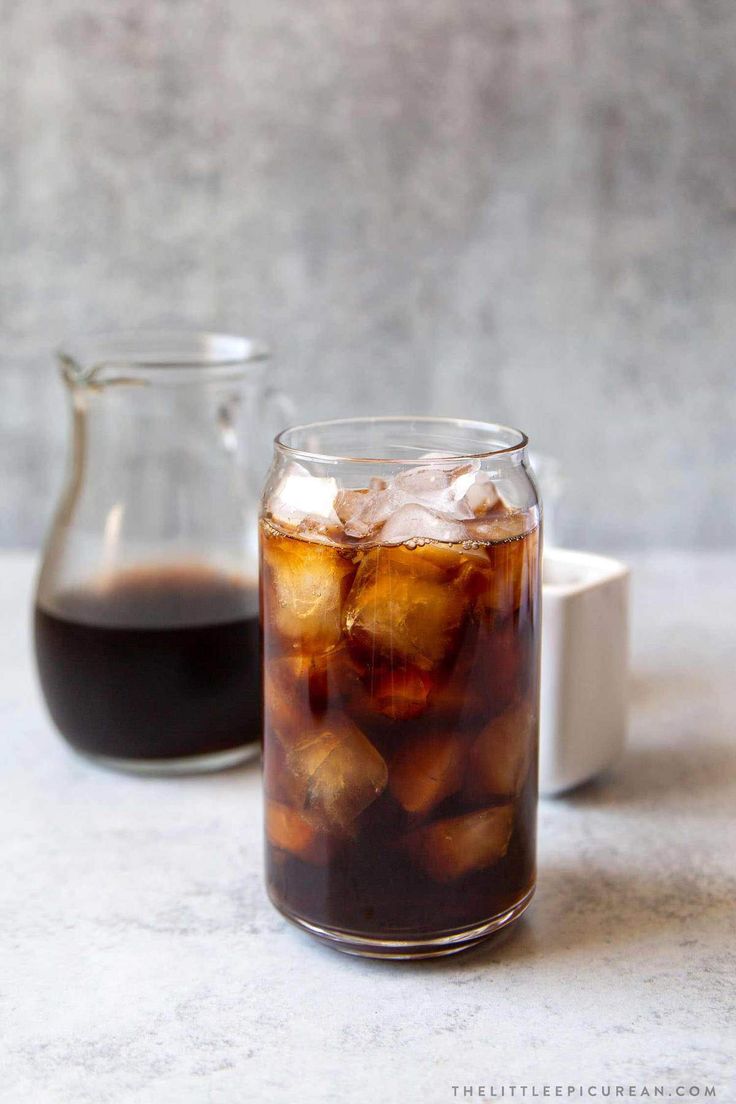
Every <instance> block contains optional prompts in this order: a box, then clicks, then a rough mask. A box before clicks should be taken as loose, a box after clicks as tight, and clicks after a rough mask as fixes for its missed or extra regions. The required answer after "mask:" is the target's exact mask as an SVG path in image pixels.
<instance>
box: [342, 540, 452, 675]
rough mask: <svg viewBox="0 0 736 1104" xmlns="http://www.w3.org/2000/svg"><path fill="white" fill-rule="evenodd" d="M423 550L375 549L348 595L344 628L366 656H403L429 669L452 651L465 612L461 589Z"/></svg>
mask: <svg viewBox="0 0 736 1104" xmlns="http://www.w3.org/2000/svg"><path fill="white" fill-rule="evenodd" d="M423 551H424V550H423V549H417V550H415V551H410V550H408V549H405V548H396V549H394V548H374V549H372V550H371V551H370V552H369V553H368V554H367V555H366V556H365V558H364V559H363V561H362V563H361V565H360V567H359V569H358V573H357V575H356V577H355V581H354V582H353V586H352V588H351V591H350V594H349V595H348V599H347V603H346V607H345V628H346V631H347V634H348V637H349V639H350V641H351V643H352V644H353V645H357V646H358V647H359V648H361V649H363V650H364V652H365V655H366V657H367V658H369V659H375V656H376V655H380V656H381V657H383V658H385V659H387V660H389V662H390V663H392V664H393V663H396V662H397V661H398V660H400V659H403V660H407V661H409V662H410V663H411V664H413V666H415V667H418V668H420V669H421V670H424V671H428V670H431V669H432V668H433V667H434V666H435V665H436V664H438V663H440V662H441V661H442V660H443V659H444V658H445V657H446V656H447V655H448V654H449V653H450V651H451V649H452V647H453V645H454V643H455V642H456V640H457V637H458V633H459V630H460V626H461V624H462V621H463V618H464V616H465V598H464V594H463V592H462V590H461V589H459V588H458V587H455V586H452V585H448V581H447V580H448V575H447V572H445V571H443V570H442V569H441V568H440V567H438V566H437V565H436V564H433V563H432V562H431V561H430V560H429V559H428V558H426V557H424V556H423V555H422V553H423Z"/></svg>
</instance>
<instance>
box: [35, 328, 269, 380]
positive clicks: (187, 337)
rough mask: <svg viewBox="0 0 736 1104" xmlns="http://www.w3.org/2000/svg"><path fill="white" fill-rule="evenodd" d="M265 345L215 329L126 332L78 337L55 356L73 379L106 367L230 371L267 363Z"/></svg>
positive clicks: (145, 369) (107, 332)
mask: <svg viewBox="0 0 736 1104" xmlns="http://www.w3.org/2000/svg"><path fill="white" fill-rule="evenodd" d="M270 355H271V354H270V350H269V348H268V346H267V345H266V344H265V342H262V341H258V340H256V339H253V338H248V337H242V336H240V335H239V334H231V333H223V332H218V331H213V330H186V329H150V330H146V329H140V330H133V329H122V330H101V331H98V332H93V333H88V334H79V335H77V336H74V337H70V338H68V339H67V340H65V341H63V342H62V343H61V344H60V345H59V346H58V347H57V349H56V356H57V358H58V360H59V361H60V362H61V364H62V365H63V367H64V368H65V369H66V370H68V371H70V372H71V373H72V375H73V376H75V377H81V378H88V377H90V376H91V375H92V374H93V373H95V372H97V371H99V370H102V369H107V368H112V369H116V370H119V369H124V370H126V371H134V372H135V371H143V372H159V371H160V372H162V373H166V372H172V371H175V370H176V371H180V372H184V373H188V372H191V373H195V372H203V371H205V372H206V371H208V370H217V369H225V370H228V371H231V370H232V369H237V368H239V367H245V365H247V364H252V363H253V362H254V361H261V360H267V359H268V358H269V357H270Z"/></svg>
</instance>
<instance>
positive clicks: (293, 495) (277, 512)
mask: <svg viewBox="0 0 736 1104" xmlns="http://www.w3.org/2000/svg"><path fill="white" fill-rule="evenodd" d="M336 495H337V480H336V479H333V478H331V477H329V478H328V477H322V476H316V475H312V474H311V472H309V471H308V470H307V469H306V468H305V467H304V466H303V465H302V464H297V463H295V462H293V461H291V462H289V463H288V464H287V465H286V467H285V468H284V469H283V471H282V472H281V473H280V475H279V476H278V482H277V483H276V485H275V487H274V488H273V490H270V491H268V492H267V495H266V501H267V503H268V509H269V512H270V514H271V516H272V517H273V519H274V520H275V521H276V522H277V523H278V524H280V525H283V526H285V527H286V528H287V529H296V528H297V527H298V526H299V525H300V523H302V522H304V521H305V520H309V519H314V520H316V521H319V522H322V523H328V524H330V525H337V524H338V517H337V514H336V513H335V510H334V501H335V496H336Z"/></svg>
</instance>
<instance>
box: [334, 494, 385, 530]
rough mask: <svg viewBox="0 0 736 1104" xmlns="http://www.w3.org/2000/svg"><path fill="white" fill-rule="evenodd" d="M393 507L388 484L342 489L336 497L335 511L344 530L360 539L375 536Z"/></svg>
mask: <svg viewBox="0 0 736 1104" xmlns="http://www.w3.org/2000/svg"><path fill="white" fill-rule="evenodd" d="M393 508H394V506H393V500H392V499H391V497H390V495H389V494H388V493H387V490H386V486H383V487H378V486H375V487H372V488H370V489H361V490H357V491H340V492H339V494H338V495H337V498H336V499H335V512H336V513H337V516H338V517H339V519H340V522H341V523H342V526H343V530H344V532H345V533H346V534H347V535H348V536H349V537H355V538H357V539H360V540H362V539H364V538H367V537H372V536H375V534H376V533H377V532H378V530H379V529H380V528H381V526H382V525H383V523H384V521H386V519H387V518H388V517H389V516H390V514H391V511H392V509H393Z"/></svg>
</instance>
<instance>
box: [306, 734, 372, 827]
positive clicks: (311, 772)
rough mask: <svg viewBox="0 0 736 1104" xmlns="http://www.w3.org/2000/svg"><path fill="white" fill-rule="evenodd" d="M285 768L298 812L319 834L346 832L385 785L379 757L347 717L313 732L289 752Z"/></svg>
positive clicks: (368, 741)
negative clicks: (293, 786)
mask: <svg viewBox="0 0 736 1104" xmlns="http://www.w3.org/2000/svg"><path fill="white" fill-rule="evenodd" d="M287 766H288V768H289V770H290V772H291V774H292V776H293V778H294V779H295V781H296V783H297V787H298V792H299V794H300V797H301V802H300V806H299V809H300V812H301V813H302V815H303V816H305V817H306V819H307V820H308V821H309V822H310V823H312V824H314V825H315V826H317V827H321V828H324V829H325V830H329V829H338V830H340V829H342V830H346V829H349V827H350V825H351V824H352V822H353V821H354V820H355V819H356V818H357V817H359V816H360V814H361V813H362V812H363V810H364V809H366V808H367V807H368V806H369V805H370V804H371V803H372V802H373V801H375V800H376V798H377V797H378V796H379V795H380V794H381V793H382V792H383V790H384V789H385V787H386V782H387V781H388V770H387V768H386V763H385V762H384V760H383V758H382V756H381V755H379V753H378V752H377V751H376V749H375V748H374V746H373V744H372V743H371V742H370V740H368V739H366V737H365V736H364V735H363V733H362V732H361V731H360V729H359V728H357V727H356V725H354V724H353V723H352V722H351V721H350V720H348V719H347V718H343V719H342V720H341V721H340V722H338V723H335V724H333V725H331V726H330V727H320V726H317V727H315V728H314V729H313V731H312V732H311V733H310V734H309V735H308V736H306V737H305V738H304V739H303V740H302V741H300V743H299V744H297V745H296V746H295V747H293V748H291V749H289V751H288V752H287Z"/></svg>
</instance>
